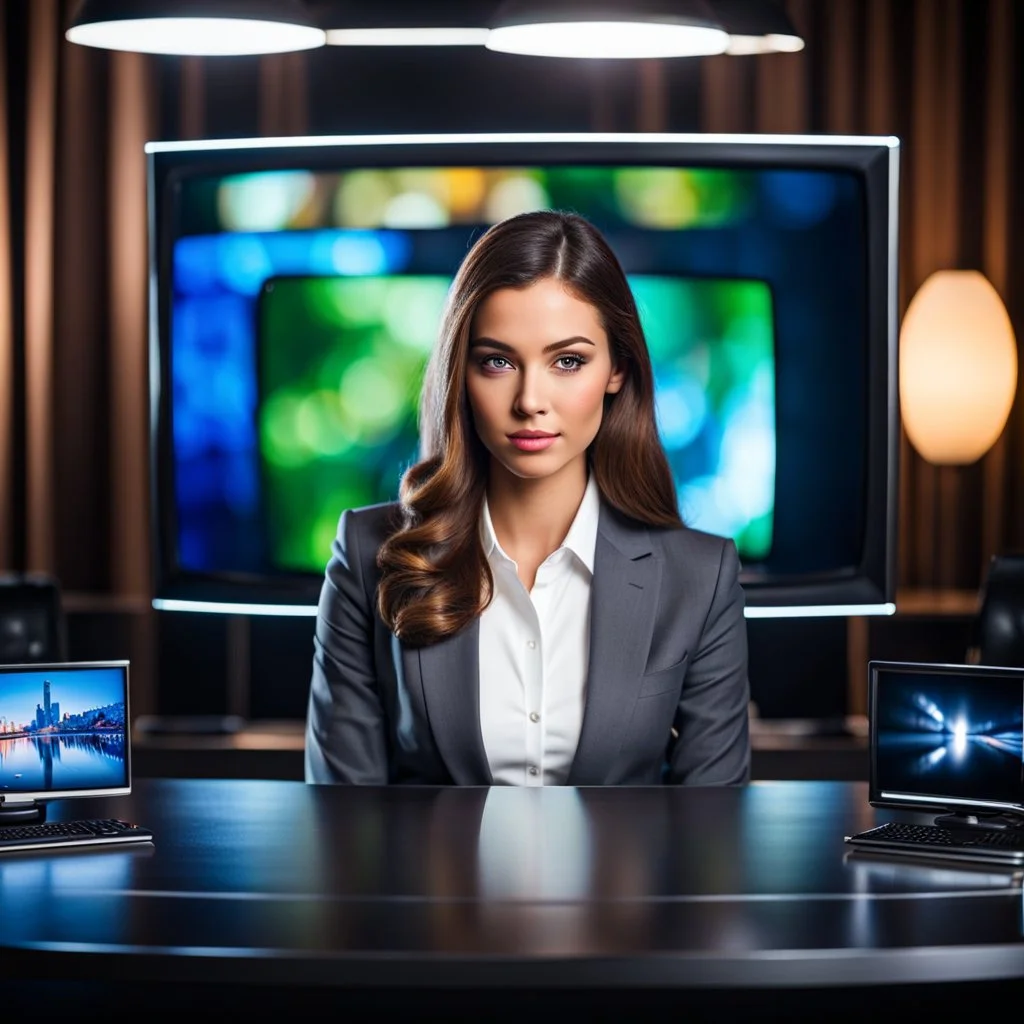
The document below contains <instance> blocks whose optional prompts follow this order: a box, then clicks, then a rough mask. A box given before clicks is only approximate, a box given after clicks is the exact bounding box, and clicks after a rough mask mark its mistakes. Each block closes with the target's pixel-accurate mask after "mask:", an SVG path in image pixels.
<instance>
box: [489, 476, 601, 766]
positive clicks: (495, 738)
mask: <svg viewBox="0 0 1024 1024" xmlns="http://www.w3.org/2000/svg"><path fill="white" fill-rule="evenodd" d="M599 511H600V498H599V494H598V490H597V482H596V481H595V480H594V477H593V475H591V477H590V479H589V481H588V482H587V487H586V490H585V491H584V492H583V501H582V502H580V507H579V509H578V510H577V512H576V516H575V518H574V519H573V521H572V525H571V526H570V527H569V532H568V533H567V534H566V537H565V540H564V541H563V542H562V545H561V547H559V548H558V550H557V551H553V552H552V553H551V554H550V555H548V557H547V558H545V559H544V561H543V562H542V563H541V564H540V566H539V567H538V569H537V576H536V579H535V581H534V584H533V589H532V590H531V591H527V589H526V587H525V586H523V583H522V581H521V580H520V579H519V576H518V567H517V566H516V563H515V562H514V561H512V559H511V558H509V557H508V555H507V554H505V552H504V551H502V549H501V545H500V544H499V543H498V539H497V537H496V536H495V535H494V524H493V523H492V522H491V513H490V509H489V508H488V505H487V499H486V497H485V498H484V505H483V512H482V515H481V524H480V529H481V537H482V539H483V544H484V553H485V554H486V556H487V560H488V562H489V563H490V566H491V572H492V574H493V576H494V596H493V598H492V600H491V603H490V604H489V605H488V606H487V608H486V609H484V612H483V615H481V617H480V731H481V733H482V735H483V741H484V750H485V751H486V753H487V762H488V765H489V766H490V769H491V776H492V778H493V780H494V782H495V784H496V785H509V786H551V785H562V784H564V783H565V780H566V778H567V777H568V775H569V768H570V766H571V765H572V760H573V756H574V755H575V753H576V745H577V743H578V742H579V738H580V728H581V726H582V724H583V702H584V697H585V692H586V682H587V667H588V662H589V646H590V584H591V580H592V579H593V575H594V549H595V547H596V544H597V520H598V513H599Z"/></svg>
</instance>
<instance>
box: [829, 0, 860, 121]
mask: <svg viewBox="0 0 1024 1024" xmlns="http://www.w3.org/2000/svg"><path fill="white" fill-rule="evenodd" d="M859 13H860V12H859V10H858V5H857V3H856V2H855V0H830V3H829V5H828V18H827V19H826V21H825V32H824V34H823V38H822V50H823V54H824V56H823V59H824V62H825V83H826V93H825V123H826V128H827V131H828V132H829V133H830V134H834V135H856V134H857V133H858V131H859V125H858V123H857V122H858V120H859V118H858V111H859V109H860V97H861V88H860V84H861V81H862V76H861V73H860V71H861V69H860V62H859V60H858V58H859V56H860V55H859V53H858V52H857V42H858V40H859V38H860V33H859V32H858V15H859Z"/></svg>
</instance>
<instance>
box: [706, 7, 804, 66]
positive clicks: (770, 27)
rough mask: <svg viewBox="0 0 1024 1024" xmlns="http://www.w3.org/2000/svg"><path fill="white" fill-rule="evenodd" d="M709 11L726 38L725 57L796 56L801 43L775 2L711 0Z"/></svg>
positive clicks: (798, 34) (781, 8) (800, 39)
mask: <svg viewBox="0 0 1024 1024" xmlns="http://www.w3.org/2000/svg"><path fill="white" fill-rule="evenodd" d="M711 9H712V11H713V12H714V15H715V17H716V18H717V19H718V20H719V21H720V22H721V24H722V28H724V29H725V31H726V32H727V33H728V35H729V45H728V47H727V48H726V51H725V52H726V53H728V54H732V55H734V56H740V55H742V54H751V53H796V52H797V51H798V50H802V49H803V48H804V41H803V39H802V37H801V36H800V33H799V32H797V30H796V28H794V26H793V23H792V22H791V21H790V20H789V15H787V14H786V12H785V10H784V9H783V7H782V5H781V4H780V3H777V2H776V0H711Z"/></svg>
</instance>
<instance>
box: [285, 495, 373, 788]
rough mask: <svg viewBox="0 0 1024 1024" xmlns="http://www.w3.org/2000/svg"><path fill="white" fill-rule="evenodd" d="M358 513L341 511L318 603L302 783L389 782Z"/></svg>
mask: <svg viewBox="0 0 1024 1024" xmlns="http://www.w3.org/2000/svg"><path fill="white" fill-rule="evenodd" d="M359 532H360V531H359V523H358V518H357V517H355V516H353V515H352V513H351V512H345V513H343V514H342V516H341V519H340V521H339V523H338V533H337V536H336V537H335V539H334V542H333V544H332V546H331V557H330V559H329V561H328V563H327V570H326V573H325V578H324V582H323V586H322V587H321V590H320V601H319V604H318V606H317V616H316V632H315V635H314V638H313V675H312V681H311V683H310V691H309V707H308V711H307V717H306V742H305V778H306V782H313V783H320V782H342V783H362V784H366V785H383V784H385V783H386V782H387V781H388V756H387V741H386V738H385V736H386V729H385V716H384V709H383V705H382V703H381V698H380V691H379V687H378V683H377V673H376V666H375V659H374V646H373V634H374V616H375V614H376V613H375V609H374V604H373V601H374V595H373V594H372V593H368V592H367V587H366V581H365V579H364V571H363V562H362V559H361V553H360V550H359Z"/></svg>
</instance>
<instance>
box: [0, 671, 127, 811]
mask: <svg viewBox="0 0 1024 1024" xmlns="http://www.w3.org/2000/svg"><path fill="white" fill-rule="evenodd" d="M129 779H130V772H129V760H128V665H127V663H120V662H119V663H106V664H88V665H76V664H74V663H66V664H61V665H43V666H32V667H31V668H27V667H24V666H15V667H7V666H0V797H6V796H14V795H24V794H31V795H33V796H38V795H43V796H51V797H56V796H65V795H74V794H76V793H92V792H96V791H103V792H116V791H123V790H124V789H125V788H126V787H127V786H128V785H129Z"/></svg>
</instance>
